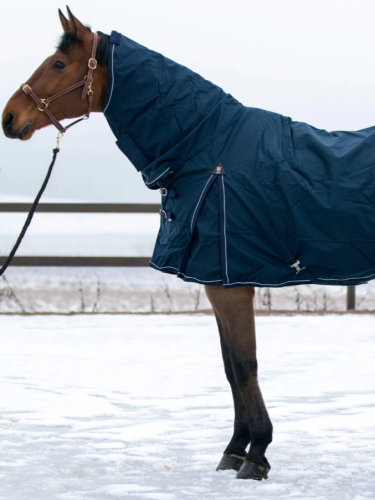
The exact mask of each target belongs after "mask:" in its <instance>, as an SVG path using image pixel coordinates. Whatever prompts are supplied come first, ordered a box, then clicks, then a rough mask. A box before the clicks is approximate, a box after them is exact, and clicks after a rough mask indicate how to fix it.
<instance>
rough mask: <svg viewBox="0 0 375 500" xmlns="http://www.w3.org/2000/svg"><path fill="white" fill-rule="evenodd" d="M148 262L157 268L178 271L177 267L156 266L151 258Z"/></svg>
mask: <svg viewBox="0 0 375 500" xmlns="http://www.w3.org/2000/svg"><path fill="white" fill-rule="evenodd" d="M150 264H152V265H153V266H155V267H157V268H158V269H176V271H178V272H180V270H179V269H177V267H173V266H163V267H159V266H157V265H156V264H154V262H152V260H150Z"/></svg>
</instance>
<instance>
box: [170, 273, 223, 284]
mask: <svg viewBox="0 0 375 500" xmlns="http://www.w3.org/2000/svg"><path fill="white" fill-rule="evenodd" d="M179 274H182V276H185V278H188V279H191V280H196V281H200V282H201V283H217V282H218V281H219V282H220V283H221V282H222V281H223V280H206V281H203V280H200V279H198V278H194V276H186V274H184V273H179Z"/></svg>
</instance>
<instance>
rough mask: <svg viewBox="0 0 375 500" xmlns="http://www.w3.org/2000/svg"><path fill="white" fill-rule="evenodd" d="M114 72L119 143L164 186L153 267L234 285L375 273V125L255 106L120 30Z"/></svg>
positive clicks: (111, 119) (364, 277)
mask: <svg viewBox="0 0 375 500" xmlns="http://www.w3.org/2000/svg"><path fill="white" fill-rule="evenodd" d="M108 75H109V81H108V91H107V96H106V99H105V103H104V109H103V110H104V114H105V117H106V119H107V120H108V123H109V125H110V127H111V128H112V131H113V132H114V134H115V136H116V138H117V145H118V147H119V148H120V150H121V151H122V152H123V153H124V154H125V155H126V156H127V157H128V158H129V160H130V161H131V162H132V163H133V165H134V166H135V168H136V169H137V170H138V171H139V172H140V173H141V175H142V178H143V181H144V183H145V184H146V186H147V187H148V188H150V189H160V190H161V193H162V196H161V198H162V208H161V211H160V213H161V223H160V230H159V233H158V236H157V240H156V244H155V249H154V253H153V257H152V259H151V261H150V266H152V267H153V268H155V269H158V270H160V271H162V272H166V273H170V274H175V275H177V276H178V277H180V278H182V279H183V280H185V281H192V282H197V283H204V284H208V285H222V286H223V287H224V288H230V287H237V286H245V285H251V286H267V287H276V286H289V285H299V284H308V283H315V284H322V285H348V284H360V283H364V282H366V281H368V280H369V279H373V278H374V277H375V127H371V128H368V129H364V130H360V131H358V132H326V131H325V130H319V129H316V128H314V127H312V126H310V125H307V124H305V123H299V122H294V121H292V120H291V119H290V118H288V117H285V116H281V115H279V114H276V113H271V112H268V111H263V110H260V109H256V108H249V107H245V106H243V105H242V104H241V103H239V102H238V101H237V100H236V99H234V98H233V97H232V96H231V95H230V94H226V93H225V92H224V91H223V90H222V89H221V88H219V87H218V86H216V85H214V84H212V83H211V82H209V81H207V80H205V79H204V78H202V77H201V76H199V75H198V74H196V73H194V72H193V71H191V70H189V69H188V68H186V67H184V66H181V65H180V64H177V63H175V62H173V61H171V60H170V59H167V58H165V57H164V56H162V55H161V54H158V53H156V52H153V51H151V50H149V49H147V48H145V47H143V46H141V45H139V44H137V43H135V42H134V41H132V40H130V39H128V38H126V37H125V36H122V35H121V34H119V33H117V32H115V31H113V32H112V34H111V37H110V50H109V56H108Z"/></svg>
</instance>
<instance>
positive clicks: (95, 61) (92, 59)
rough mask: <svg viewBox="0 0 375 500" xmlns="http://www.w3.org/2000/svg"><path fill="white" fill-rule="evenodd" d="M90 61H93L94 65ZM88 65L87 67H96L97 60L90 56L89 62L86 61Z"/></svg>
mask: <svg viewBox="0 0 375 500" xmlns="http://www.w3.org/2000/svg"><path fill="white" fill-rule="evenodd" d="M92 62H93V63H94V66H91V64H92ZM88 67H89V69H96V68H97V67H98V61H97V60H96V59H94V58H93V57H90V59H89V62H88Z"/></svg>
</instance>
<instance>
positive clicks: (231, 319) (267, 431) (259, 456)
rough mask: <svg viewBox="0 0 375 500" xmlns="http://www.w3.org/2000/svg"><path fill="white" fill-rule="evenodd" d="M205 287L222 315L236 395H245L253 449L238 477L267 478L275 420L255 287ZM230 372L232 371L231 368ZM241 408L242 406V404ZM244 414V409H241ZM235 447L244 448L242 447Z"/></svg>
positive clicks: (220, 324) (243, 397)
mask: <svg viewBox="0 0 375 500" xmlns="http://www.w3.org/2000/svg"><path fill="white" fill-rule="evenodd" d="M205 289H206V293H207V297H208V299H209V301H210V302H211V304H212V307H213V310H214V312H215V315H216V317H217V318H218V323H219V329H220V330H221V335H222V338H223V339H224V345H225V352H227V353H228V354H227V358H228V361H227V363H228V362H229V361H230V365H231V370H232V373H233V379H234V382H235V384H236V386H237V391H238V392H236V391H235V394H236V396H237V395H238V394H239V397H238V398H237V399H241V396H242V401H243V409H244V412H243V413H242V418H246V421H247V425H248V432H249V434H248V435H249V437H251V442H250V450H249V452H248V453H247V455H246V458H245V461H244V462H243V464H242V466H241V469H240V470H239V472H238V473H237V477H238V478H241V479H258V480H261V479H263V478H264V479H265V478H267V473H268V471H269V469H270V465H269V463H268V461H267V459H266V458H265V456H264V453H265V451H266V449H267V446H268V445H269V444H270V443H271V441H272V423H271V420H270V418H269V416H268V413H267V409H266V406H265V404H264V401H263V397H262V394H261V391H260V388H259V384H258V365H257V358H256V339H255V321H254V307H253V298H254V289H253V288H252V287H242V288H231V289H223V288H222V287H220V286H206V287H205ZM226 370H228V368H226ZM229 373H231V372H230V369H229ZM236 396H234V397H236ZM235 405H236V403H235ZM238 405H239V403H237V406H238ZM239 408H241V406H240V405H239ZM240 414H241V411H239V415H240ZM238 419H239V420H238V421H239V422H240V421H241V417H240V416H239V417H238ZM241 436H243V434H241ZM232 439H233V438H232ZM237 440H238V438H237ZM235 441H236V440H235ZM231 443H232V441H231ZM231 443H230V444H231ZM241 443H243V441H242V442H241ZM228 446H229V445H228ZM227 449H228V448H227ZM234 449H236V450H237V451H240V450H239V448H238V447H237V448H234ZM229 450H231V448H230V449H229ZM240 456H241V455H240Z"/></svg>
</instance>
